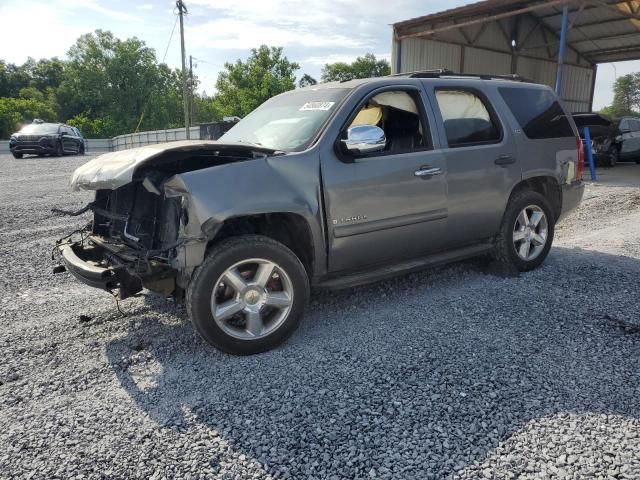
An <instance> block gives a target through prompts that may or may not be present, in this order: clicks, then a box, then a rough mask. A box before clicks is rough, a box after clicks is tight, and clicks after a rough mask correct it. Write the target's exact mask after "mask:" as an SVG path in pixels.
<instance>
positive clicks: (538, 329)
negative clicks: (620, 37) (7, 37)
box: [0, 155, 640, 480]
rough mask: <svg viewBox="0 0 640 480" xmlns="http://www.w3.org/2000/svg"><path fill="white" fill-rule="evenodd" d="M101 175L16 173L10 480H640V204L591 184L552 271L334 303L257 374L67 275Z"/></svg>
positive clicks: (433, 282) (6, 260)
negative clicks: (70, 235) (66, 255)
mask: <svg viewBox="0 0 640 480" xmlns="http://www.w3.org/2000/svg"><path fill="white" fill-rule="evenodd" d="M86 160H87V157H84V158H83V157H69V158H64V159H25V160H22V161H16V160H13V159H12V158H10V157H8V156H6V155H4V156H0V219H1V222H0V269H1V271H2V275H1V278H2V280H0V281H1V282H2V283H1V284H0V348H1V357H0V358H2V360H1V361H0V477H3V478H45V479H51V478H65V479H66V478H153V479H159V478H193V479H195V478H222V479H230V478H234V479H235V478H302V479H311V478H316V479H332V478H340V479H342V478H367V479H369V478H392V479H421V480H422V479H428V478H447V477H450V478H465V479H466V478H525V479H527V478H545V479H546V478H588V477H593V478H617V479H622V478H640V318H639V317H640V313H639V309H638V287H639V286H640V280H639V278H640V189H639V188H638V187H637V186H635V187H634V186H631V187H616V186H615V185H610V184H609V185H606V186H602V185H589V186H588V188H587V193H586V199H585V201H584V203H583V207H581V209H580V210H579V211H577V212H576V213H575V214H573V215H572V216H570V217H569V218H568V219H567V220H566V221H565V222H564V223H563V224H562V225H561V226H559V228H558V232H557V239H556V243H555V247H554V248H553V250H552V253H551V255H550V257H549V259H548V260H547V262H546V263H545V264H544V266H543V267H542V268H540V269H538V270H536V271H534V272H530V273H527V274H522V275H520V276H517V277H511V278H501V277H496V276H492V275H489V274H487V273H485V272H486V269H485V267H484V266H483V262H481V261H477V260H475V261H469V262H463V263H458V264H455V265H451V266H447V267H442V268H437V269H433V270H430V271H427V272H424V273H419V274H413V275H409V276H406V277H402V278H398V279H394V280H391V281H386V282H384V283H380V284H376V285H374V286H368V287H362V288H358V289H352V290H346V291H341V292H334V293H321V294H317V295H315V296H314V297H313V299H312V302H311V305H310V306H309V308H308V311H307V315H306V317H305V320H304V322H303V324H302V327H301V328H300V330H299V331H298V332H297V333H296V334H295V335H294V336H293V338H292V339H291V340H290V341H289V342H288V343H286V344H285V345H284V346H283V347H281V348H279V349H277V350H276V351H272V352H269V353H266V354H263V355H259V356H253V357H248V358H238V357H232V356H228V355H225V354H222V353H220V352H218V351H216V350H214V349H212V348H211V347H209V346H208V345H207V344H205V343H204V342H203V341H202V340H200V338H199V337H198V336H197V335H196V333H195V332H194V329H193V328H192V326H191V325H190V323H189V322H188V320H187V319H186V316H185V313H184V310H183V309H182V308H181V307H177V306H175V305H174V304H173V303H172V302H168V301H164V300H161V299H157V298H154V297H140V298H135V299H131V300H127V301H125V302H123V303H122V309H123V311H124V312H125V313H126V316H125V317H123V316H121V315H120V314H119V313H118V311H117V310H116V306H115V303H114V300H113V298H111V297H110V296H109V295H108V294H106V293H104V292H100V291H97V290H93V289H91V288H89V287H85V286H83V285H81V284H80V283H78V282H76V281H74V280H73V279H72V278H71V277H70V276H69V275H68V274H64V275H57V276H55V277H54V276H53V275H52V274H51V268H50V267H51V264H52V263H51V260H50V257H49V256H50V250H51V246H52V245H53V242H54V240H55V239H56V238H58V237H60V236H62V235H63V234H65V233H66V232H68V231H70V230H71V229H73V228H74V227H78V226H80V225H81V224H82V223H83V219H79V218H75V219H74V218H63V217H56V216H52V214H51V213H50V208H51V207H53V206H57V207H62V208H76V207H79V206H82V205H83V204H84V203H85V202H86V201H88V200H89V199H90V195H89V194H86V193H69V191H68V187H67V185H68V178H69V175H70V173H71V172H72V171H73V169H74V168H75V167H77V166H78V165H80V164H81V163H83V162H85V161H86ZM626 168H630V169H631V168H636V167H635V166H629V167H626ZM637 168H638V169H640V167H637ZM629 171H631V170H629ZM639 178H640V176H639ZM639 184H640V183H639ZM85 220H86V219H85Z"/></svg>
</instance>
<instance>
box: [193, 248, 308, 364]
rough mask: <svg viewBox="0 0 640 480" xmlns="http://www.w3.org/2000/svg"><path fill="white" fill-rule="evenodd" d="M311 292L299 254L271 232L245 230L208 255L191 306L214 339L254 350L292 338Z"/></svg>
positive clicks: (228, 347) (233, 348)
mask: <svg viewBox="0 0 640 480" xmlns="http://www.w3.org/2000/svg"><path fill="white" fill-rule="evenodd" d="M308 298H309V279H308V276H307V273H306V271H305V269H304V266H303V265H302V263H301V262H300V260H299V259H298V257H296V256H295V254H294V253H293V252H292V251H291V250H289V249H288V248H287V247H285V246H284V245H282V244H281V243H278V242H276V241H274V240H272V239H270V238H267V237H263V236H259V235H246V236H241V237H233V238H230V239H228V240H225V241H223V242H221V243H220V244H218V245H217V246H215V247H214V248H213V250H212V251H211V252H210V253H209V254H208V255H207V258H206V259H205V261H204V262H203V263H202V265H200V266H199V267H198V268H197V270H196V272H195V273H194V276H193V278H192V280H191V283H190V285H189V288H188V290H187V310H188V312H189V316H190V318H191V321H192V322H193V324H194V326H195V327H196V329H197V330H198V332H199V333H200V335H202V337H203V338H204V339H205V340H206V341H207V342H209V343H210V344H211V345H213V346H215V347H216V348H218V349H220V350H222V351H224V352H227V353H233V354H236V355H250V354H254V353H260V352H264V351H267V350H270V349H272V348H274V347H276V346H278V345H280V344H281V343H282V342H284V341H285V340H286V339H287V338H289V336H290V335H291V334H292V333H293V332H294V331H295V329H296V328H297V327H298V325H299V323H300V320H301V319H302V315H303V311H304V307H305V305H306V303H307V299H308Z"/></svg>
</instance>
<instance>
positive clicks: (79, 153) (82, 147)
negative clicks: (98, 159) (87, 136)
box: [78, 144, 84, 155]
mask: <svg viewBox="0 0 640 480" xmlns="http://www.w3.org/2000/svg"><path fill="white" fill-rule="evenodd" d="M78 155H84V144H83V145H80V148H79V149H78Z"/></svg>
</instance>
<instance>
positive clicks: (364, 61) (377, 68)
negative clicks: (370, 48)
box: [322, 53, 391, 82]
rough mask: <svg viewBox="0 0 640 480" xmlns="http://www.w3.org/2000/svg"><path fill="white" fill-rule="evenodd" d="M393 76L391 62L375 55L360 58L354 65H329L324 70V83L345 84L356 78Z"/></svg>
mask: <svg viewBox="0 0 640 480" xmlns="http://www.w3.org/2000/svg"><path fill="white" fill-rule="evenodd" d="M389 74H391V66H390V65H389V62H388V61H387V60H385V59H384V58H382V59H377V58H376V56H375V55H374V54H373V53H367V54H366V55H365V56H364V57H358V58H356V60H355V61H354V62H353V63H345V62H337V63H328V64H326V65H325V66H324V68H323V69H322V81H323V82H336V81H337V82H345V81H347V80H353V79H354V78H371V77H383V76H385V75H389Z"/></svg>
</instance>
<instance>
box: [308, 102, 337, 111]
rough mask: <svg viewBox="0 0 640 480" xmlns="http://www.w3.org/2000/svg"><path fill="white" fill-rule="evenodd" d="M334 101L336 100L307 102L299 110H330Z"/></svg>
mask: <svg viewBox="0 0 640 480" xmlns="http://www.w3.org/2000/svg"><path fill="white" fill-rule="evenodd" d="M335 103H336V102H307V103H305V104H304V105H302V107H300V111H301V112H302V111H309V110H330V109H331V107H333V105H334V104H335Z"/></svg>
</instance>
